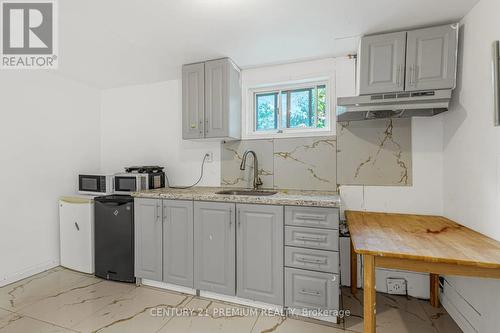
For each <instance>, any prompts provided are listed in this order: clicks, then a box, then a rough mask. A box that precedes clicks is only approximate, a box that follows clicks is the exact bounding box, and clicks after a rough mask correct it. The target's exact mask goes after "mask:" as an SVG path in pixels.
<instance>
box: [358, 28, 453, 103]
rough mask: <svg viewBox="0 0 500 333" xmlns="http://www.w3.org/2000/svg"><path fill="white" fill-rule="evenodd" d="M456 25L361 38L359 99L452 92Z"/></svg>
mask: <svg viewBox="0 0 500 333" xmlns="http://www.w3.org/2000/svg"><path fill="white" fill-rule="evenodd" d="M457 49H458V24H447V25H442V26H437V27H430V28H425V29H418V30H411V31H401V32H395V33H389V34H382V35H373V36H366V37H363V38H361V43H360V50H359V62H358V65H359V67H358V92H359V94H360V95H367V94H378V93H391V92H392V93H394V92H402V91H421V90H434V89H453V88H455V81H456V67H457Z"/></svg>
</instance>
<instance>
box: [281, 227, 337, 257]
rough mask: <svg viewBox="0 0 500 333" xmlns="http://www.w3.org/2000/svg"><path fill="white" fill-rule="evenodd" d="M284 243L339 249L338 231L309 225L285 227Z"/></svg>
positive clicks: (330, 249)
mask: <svg viewBox="0 0 500 333" xmlns="http://www.w3.org/2000/svg"><path fill="white" fill-rule="evenodd" d="M285 244H286V245H288V246H297V247H306V248H311V249H320V250H328V251H338V250H339V231H338V230H329V229H317V228H309V227H292V226H288V225H287V226H286V227H285Z"/></svg>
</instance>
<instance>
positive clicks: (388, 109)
mask: <svg viewBox="0 0 500 333" xmlns="http://www.w3.org/2000/svg"><path fill="white" fill-rule="evenodd" d="M450 100H451V89H446V90H429V91H416V92H399V93H386V94H375V95H364V96H355V97H339V98H338V99H337V121H340V122H342V121H355V120H370V119H383V118H409V117H429V116H434V115H436V114H439V113H441V112H444V111H447V110H448V107H449V104H450Z"/></svg>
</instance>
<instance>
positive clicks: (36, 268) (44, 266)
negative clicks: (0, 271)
mask: <svg viewBox="0 0 500 333" xmlns="http://www.w3.org/2000/svg"><path fill="white" fill-rule="evenodd" d="M57 266H59V259H54V260H49V261H46V262H43V263H39V264H36V265H33V266H31V267H27V268H24V269H22V270H19V271H17V272H14V273H12V274H8V275H7V276H2V277H1V278H0V287H3V286H6V285H8V284H11V283H14V282H17V281H19V280H22V279H25V278H27V277H30V276H33V275H35V274H38V273H41V272H44V271H46V270H49V269H51V268H54V267H57Z"/></svg>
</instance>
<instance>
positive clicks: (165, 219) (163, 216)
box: [161, 205, 167, 223]
mask: <svg viewBox="0 0 500 333" xmlns="http://www.w3.org/2000/svg"><path fill="white" fill-rule="evenodd" d="M161 215H162V219H163V223H165V222H166V221H167V212H166V207H165V205H161Z"/></svg>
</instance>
